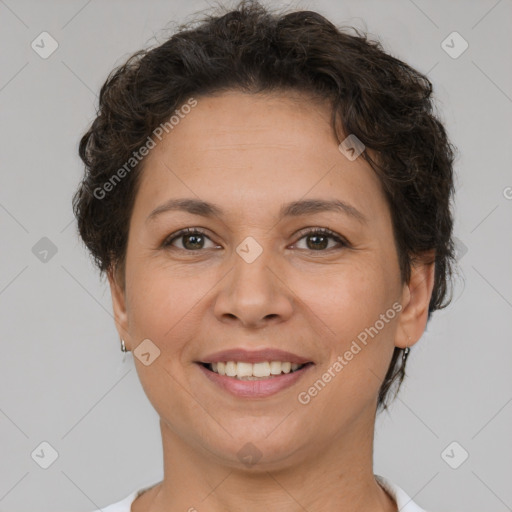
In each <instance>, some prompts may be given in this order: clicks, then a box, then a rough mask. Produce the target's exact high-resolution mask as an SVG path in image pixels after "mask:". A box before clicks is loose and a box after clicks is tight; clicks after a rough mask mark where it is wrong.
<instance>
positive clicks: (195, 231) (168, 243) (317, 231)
mask: <svg viewBox="0 0 512 512" xmlns="http://www.w3.org/2000/svg"><path fill="white" fill-rule="evenodd" d="M306 229H308V228H306ZM185 235H203V236H205V237H206V238H208V239H210V237H209V236H208V235H207V234H206V231H204V230H203V229H201V228H185V229H181V230H180V231H178V232H176V233H173V234H172V235H170V237H168V238H166V239H165V240H164V242H163V244H162V247H163V248H174V249H179V250H181V251H185V252H189V253H196V252H201V251H204V249H193V250H189V249H181V248H179V247H172V243H173V242H174V241H175V240H177V239H179V238H181V237H183V236H185ZM298 235H300V238H299V240H302V239H303V238H305V237H307V236H311V235H323V236H327V237H329V238H332V239H333V240H335V241H336V242H337V243H338V244H340V246H341V247H349V246H350V244H349V243H348V241H347V240H346V239H344V238H342V237H340V236H339V235H337V234H336V233H335V232H334V231H331V230H330V229H327V228H313V229H309V230H308V231H305V230H303V231H300V232H299V233H298ZM332 249H336V248H335V247H331V248H329V249H320V250H314V249H303V250H305V251H309V252H327V251H330V250H332Z"/></svg>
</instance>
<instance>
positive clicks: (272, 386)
mask: <svg viewBox="0 0 512 512" xmlns="http://www.w3.org/2000/svg"><path fill="white" fill-rule="evenodd" d="M197 365H198V366H199V368H200V370H201V371H202V372H203V374H204V375H205V376H206V377H207V378H208V379H210V380H211V381H212V382H213V383H215V384H217V385H218V386H220V387H221V388H223V389H225V390H226V391H228V392H229V393H231V394H233V395H235V396H237V397H244V398H265V397H267V396H271V395H274V394H276V393H278V392H279V391H282V390H283V389H286V388H289V387H290V386H292V385H293V384H295V383H296V382H297V381H298V380H299V379H300V378H301V377H302V376H303V375H304V374H305V373H306V372H307V371H308V370H309V368H311V367H312V366H313V364H307V365H306V366H304V367H303V368H301V369H300V370H296V371H294V372H292V373H283V374H281V375H278V376H276V377H269V378H268V379H261V380H239V379H237V378H235V377H228V376H227V375H220V374H219V373H215V372H213V371H211V370H208V369H207V368H205V367H204V366H203V365H202V364H199V363H197Z"/></svg>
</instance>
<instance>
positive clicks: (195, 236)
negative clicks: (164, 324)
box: [163, 228, 211, 251]
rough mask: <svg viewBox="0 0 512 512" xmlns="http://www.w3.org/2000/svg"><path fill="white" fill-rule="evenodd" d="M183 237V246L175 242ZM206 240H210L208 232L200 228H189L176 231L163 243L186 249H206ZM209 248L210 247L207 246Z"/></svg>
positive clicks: (165, 245) (166, 245)
mask: <svg viewBox="0 0 512 512" xmlns="http://www.w3.org/2000/svg"><path fill="white" fill-rule="evenodd" d="M180 239H181V247H180V246H176V245H175V244H174V242H175V241H177V240H180ZM206 240H210V239H209V238H208V236H206V234H205V233H204V232H203V231H201V230H199V229H198V228H187V229H182V230H181V231H178V232H177V233H174V234H173V235H171V236H170V237H169V238H167V239H166V240H165V242H164V243H163V247H168V248H171V247H172V248H177V249H182V250H184V251H198V250H201V249H204V248H205V247H204V244H205V241H206ZM210 242H211V240H210ZM207 248H208V247H207Z"/></svg>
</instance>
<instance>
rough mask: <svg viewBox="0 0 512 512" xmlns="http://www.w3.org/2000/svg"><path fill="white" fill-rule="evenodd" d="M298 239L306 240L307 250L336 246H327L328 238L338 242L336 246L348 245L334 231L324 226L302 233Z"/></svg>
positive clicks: (320, 249)
mask: <svg viewBox="0 0 512 512" xmlns="http://www.w3.org/2000/svg"><path fill="white" fill-rule="evenodd" d="M300 239H301V240H302V239H306V240H307V241H306V250H308V251H324V250H326V249H333V248H336V246H334V247H333V246H331V247H329V240H334V241H335V242H336V243H337V244H338V247H339V246H341V247H346V246H348V243H347V242H345V241H344V240H343V239H342V238H341V237H339V236H338V235H336V233H334V232H333V231H331V230H329V229H325V228H321V229H314V230H310V231H308V232H306V233H303V234H302V236H301V238H300Z"/></svg>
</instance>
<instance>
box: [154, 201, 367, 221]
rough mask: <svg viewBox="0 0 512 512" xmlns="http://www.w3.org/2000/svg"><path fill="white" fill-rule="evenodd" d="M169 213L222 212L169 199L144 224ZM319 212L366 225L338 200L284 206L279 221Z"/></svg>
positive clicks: (215, 207)
mask: <svg viewBox="0 0 512 512" xmlns="http://www.w3.org/2000/svg"><path fill="white" fill-rule="evenodd" d="M169 211H185V212H188V213H190V214H192V215H200V216H202V217H214V216H217V217H223V216H224V211H223V210H222V208H221V207H220V206H218V205H216V204H214V203H209V202H206V201H202V200H199V199H192V198H182V199H169V200H168V201H166V202H165V203H163V204H161V205H160V206H157V207H156V208H155V209H154V210H153V211H152V212H151V213H150V214H149V215H148V217H147V219H146V222H149V221H152V220H154V219H155V218H156V217H157V216H159V215H161V214H162V213H164V212H169ZM321 212H339V213H343V214H345V215H347V216H349V217H352V218H354V219H355V220H357V221H358V222H360V223H361V224H367V223H368V219H367V218H366V217H365V216H364V215H363V214H362V213H361V212H360V211H359V210H358V209H357V208H355V207H354V206H352V205H350V204H348V203H346V202H344V201H341V200H339V199H332V200H325V199H303V200H300V201H292V202H291V203H287V204H284V205H283V206H281V208H280V210H279V220H281V219H283V218H284V217H299V216H301V215H308V214H315V213H321Z"/></svg>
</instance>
